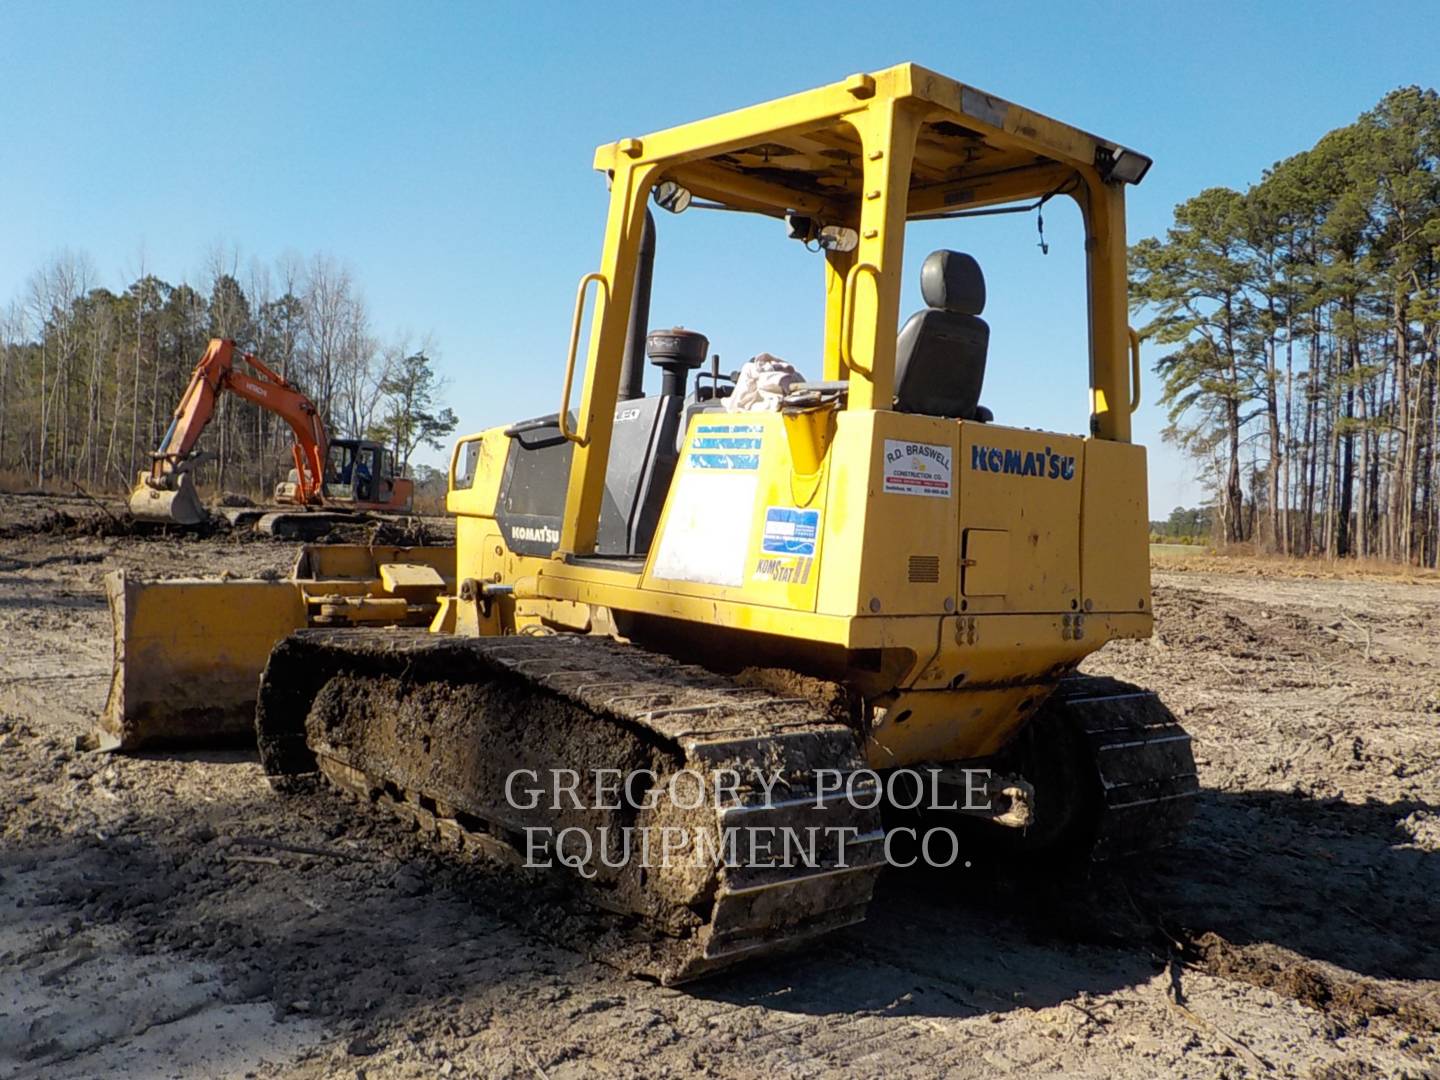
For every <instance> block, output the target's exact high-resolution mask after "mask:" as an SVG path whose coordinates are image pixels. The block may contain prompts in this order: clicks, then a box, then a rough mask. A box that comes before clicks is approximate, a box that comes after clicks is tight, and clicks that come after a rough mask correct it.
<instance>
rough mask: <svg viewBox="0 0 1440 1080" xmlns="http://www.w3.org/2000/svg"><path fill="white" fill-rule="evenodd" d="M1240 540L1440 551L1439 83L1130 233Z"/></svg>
mask: <svg viewBox="0 0 1440 1080" xmlns="http://www.w3.org/2000/svg"><path fill="white" fill-rule="evenodd" d="M1130 262H1131V300H1132V304H1133V305H1134V306H1135V308H1136V310H1137V312H1138V313H1140V317H1141V318H1144V319H1148V322H1147V323H1146V325H1144V327H1143V328H1142V330H1141V333H1142V336H1144V337H1146V338H1148V339H1149V340H1151V341H1154V342H1156V343H1158V344H1160V345H1162V346H1165V347H1167V349H1168V350H1169V351H1167V352H1166V354H1165V355H1164V356H1162V357H1161V359H1160V360H1159V362H1158V364H1157V367H1156V371H1157V374H1159V376H1160V378H1161V380H1162V384H1163V391H1162V395H1161V400H1162V402H1163V403H1164V404H1165V405H1166V406H1168V408H1169V421H1170V423H1169V427H1168V428H1167V429H1166V433H1165V435H1166V438H1167V439H1169V440H1172V441H1173V442H1175V443H1176V444H1178V445H1179V446H1180V447H1182V448H1183V449H1184V450H1186V451H1187V452H1188V453H1189V454H1191V455H1193V457H1194V459H1195V460H1196V461H1197V462H1198V463H1199V465H1200V475H1201V478H1202V480H1203V482H1204V483H1205V484H1206V486H1207V487H1208V488H1209V490H1210V492H1211V494H1212V500H1213V502H1212V509H1213V520H1214V528H1215V531H1216V534H1217V537H1218V539H1220V540H1221V541H1223V542H1227V543H1236V542H1252V543H1254V544H1256V545H1257V546H1258V547H1260V548H1262V549H1267V550H1272V551H1276V552H1281V553H1286V554H1296V555H1326V556H1332V557H1337V556H1361V557H1373V558H1382V559H1389V560H1394V561H1397V562H1409V563H1415V564H1420V565H1424V566H1435V565H1436V564H1437V548H1440V95H1437V93H1436V91H1435V90H1433V89H1420V88H1418V87H1413V86H1412V87H1405V88H1402V89H1398V90H1395V91H1393V92H1392V93H1390V94H1388V95H1386V97H1385V98H1384V99H1383V100H1382V101H1380V103H1379V104H1378V105H1376V106H1375V108H1373V109H1371V110H1369V111H1368V112H1365V113H1364V114H1362V115H1361V116H1360V117H1359V118H1358V119H1357V120H1356V121H1355V122H1354V123H1352V124H1349V125H1348V126H1346V127H1343V128H1340V129H1338V130H1335V131H1332V132H1330V133H1329V134H1327V135H1325V136H1324V137H1323V138H1321V139H1320V140H1319V141H1318V142H1317V143H1316V144H1315V145H1314V146H1313V147H1312V148H1311V149H1309V150H1306V151H1304V152H1302V153H1299V154H1296V155H1295V156H1293V157H1290V158H1287V159H1285V160H1284V161H1281V162H1279V163H1278V164H1276V165H1275V166H1273V167H1272V168H1270V169H1269V170H1267V171H1266V172H1265V173H1264V174H1263V175H1262V176H1261V177H1260V178H1259V179H1258V180H1257V181H1256V182H1255V183H1254V184H1252V185H1251V186H1249V187H1248V188H1247V189H1246V190H1245V191H1243V192H1242V191H1235V190H1233V189H1230V188H1224V187H1216V188H1209V189H1207V190H1205V191H1202V192H1200V193H1199V194H1198V195H1196V196H1195V197H1194V198H1192V199H1190V200H1188V201H1186V202H1184V203H1182V204H1181V205H1180V206H1178V207H1176V208H1175V213H1174V222H1173V224H1172V225H1171V226H1170V227H1169V229H1168V230H1167V231H1166V234H1165V236H1164V237H1163V238H1160V237H1152V238H1149V239H1145V240H1141V241H1140V242H1139V243H1137V244H1135V245H1134V246H1133V247H1132V249H1131V258H1130Z"/></svg>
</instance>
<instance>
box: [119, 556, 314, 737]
mask: <svg viewBox="0 0 1440 1080" xmlns="http://www.w3.org/2000/svg"><path fill="white" fill-rule="evenodd" d="M105 593H106V597H107V599H108V600H109V602H110V615H111V619H112V620H113V623H114V633H115V664H114V669H113V671H112V672H111V676H110V696H109V698H108V699H107V700H106V702H105V711H104V713H103V714H102V715H101V718H100V723H99V730H98V732H97V734H98V738H99V742H100V746H101V747H102V748H103V749H107V750H136V749H140V748H142V747H156V746H171V747H173V746H183V745H205V746H215V745H219V744H223V743H226V742H235V743H241V742H248V743H251V744H252V745H253V742H254V739H255V699H256V694H257V691H258V689H259V686H260V672H261V671H262V670H263V669H264V667H265V662H266V661H267V660H268V659H269V657H270V650H271V649H272V648H274V646H275V643H276V642H278V641H279V640H280V639H281V638H283V637H284V636H285V635H286V634H288V633H290V632H291V631H292V630H298V629H300V628H302V627H304V626H305V622H306V615H305V597H304V593H303V592H302V587H301V584H300V583H299V582H297V581H294V580H286V581H233V580H232V581H139V580H136V579H134V578H131V577H129V576H127V575H126V573H125V571H123V570H118V571H115V572H114V573H110V574H107V575H105Z"/></svg>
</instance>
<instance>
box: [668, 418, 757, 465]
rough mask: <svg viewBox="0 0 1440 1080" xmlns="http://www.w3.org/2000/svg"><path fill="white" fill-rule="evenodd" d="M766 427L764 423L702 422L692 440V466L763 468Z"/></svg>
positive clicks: (687, 460) (690, 460) (690, 458)
mask: <svg viewBox="0 0 1440 1080" xmlns="http://www.w3.org/2000/svg"><path fill="white" fill-rule="evenodd" d="M764 435H765V428H764V427H763V426H762V425H760V424H700V425H698V426H697V427H696V428H695V437H694V438H692V439H691V440H690V456H689V458H688V459H686V464H687V465H689V467H690V468H692V469H723V470H738V471H741V472H754V471H755V470H757V469H759V468H760V448H761V446H762V445H763V444H764Z"/></svg>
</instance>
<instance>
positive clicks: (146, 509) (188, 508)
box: [130, 472, 209, 525]
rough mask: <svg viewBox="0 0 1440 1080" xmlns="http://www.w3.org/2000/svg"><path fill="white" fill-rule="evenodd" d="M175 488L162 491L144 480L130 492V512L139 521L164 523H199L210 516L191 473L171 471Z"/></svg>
mask: <svg viewBox="0 0 1440 1080" xmlns="http://www.w3.org/2000/svg"><path fill="white" fill-rule="evenodd" d="M170 475H171V476H172V477H175V478H176V479H175V488H174V490H171V491H162V490H160V489H158V488H153V487H151V486H150V485H149V484H147V483H146V482H145V480H144V479H143V477H142V479H141V481H140V483H138V484H136V485H135V490H134V491H132V492H130V513H131V514H132V515H133V516H134V517H135V518H136V519H137V520H139V521H154V522H157V523H159V524H162V525H199V524H200V523H201V522H203V521H205V519H206V518H207V517H208V516H209V515H207V514H206V513H205V507H204V506H202V505H201V504H200V494H199V492H198V491H197V490H196V488H195V481H194V480H192V479H191V478H190V473H189V472H179V473H171V474H170Z"/></svg>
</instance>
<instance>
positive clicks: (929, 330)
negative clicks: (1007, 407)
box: [895, 251, 990, 420]
mask: <svg viewBox="0 0 1440 1080" xmlns="http://www.w3.org/2000/svg"><path fill="white" fill-rule="evenodd" d="M920 295H921V296H922V297H923V298H924V300H925V304H926V307H925V310H923V311H917V312H916V313H915V314H914V315H912V316H910V318H909V319H907V320H906V322H905V325H904V326H903V327H901V328H900V337H899V340H898V341H897V343H896V350H895V408H896V409H897V410H898V411H900V412H908V413H924V414H925V415H927V416H949V417H954V418H956V419H959V420H971V419H974V418H975V410H976V408H977V407H978V406H979V404H980V388H981V385H982V384H983V383H984V381H985V353H986V350H987V349H988V348H989V345H990V327H989V326H987V325H986V324H985V320H984V319H982V318H980V317H979V316H980V312H982V311H984V310H985V275H984V274H983V273H981V271H980V264H979V263H977V262H976V261H975V259H974V258H973V257H972V256H970V255H966V254H965V253H964V252H960V251H934V252H931V253H930V254H929V255H928V256H926V259H925V262H924V265H922V266H921V268H920Z"/></svg>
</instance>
